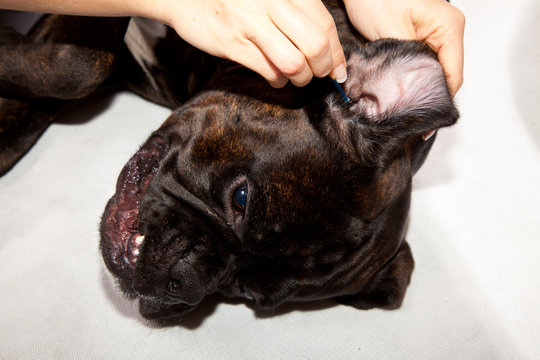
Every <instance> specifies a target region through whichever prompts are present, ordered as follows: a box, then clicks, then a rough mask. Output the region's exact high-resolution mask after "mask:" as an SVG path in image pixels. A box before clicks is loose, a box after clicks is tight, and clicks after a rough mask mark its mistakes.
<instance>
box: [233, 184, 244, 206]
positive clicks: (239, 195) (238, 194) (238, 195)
mask: <svg viewBox="0 0 540 360" xmlns="http://www.w3.org/2000/svg"><path fill="white" fill-rule="evenodd" d="M247 194H248V192H247V185H246V184H244V185H242V186H240V187H239V188H238V189H236V191H235V192H234V194H233V198H232V202H233V205H234V208H235V209H236V210H237V211H239V212H244V211H245V210H246V204H247Z"/></svg>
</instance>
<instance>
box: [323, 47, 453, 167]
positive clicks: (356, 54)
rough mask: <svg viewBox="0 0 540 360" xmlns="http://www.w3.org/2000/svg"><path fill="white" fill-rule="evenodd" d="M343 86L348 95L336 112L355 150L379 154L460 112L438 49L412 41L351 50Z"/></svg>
mask: <svg viewBox="0 0 540 360" xmlns="http://www.w3.org/2000/svg"><path fill="white" fill-rule="evenodd" d="M344 90H345V93H346V94H347V95H348V97H349V98H350V101H349V102H348V103H347V104H345V106H343V107H342V109H343V110H342V111H337V114H335V113H334V116H337V117H339V120H338V121H339V122H342V123H343V122H345V123H346V124H348V125H349V126H348V129H349V131H351V132H352V133H353V134H350V136H351V137H353V139H352V142H353V144H354V147H355V148H356V149H355V151H356V152H357V154H360V155H361V156H367V157H369V156H370V155H372V156H373V157H375V156H376V157H377V158H378V160H380V159H381V155H382V156H383V157H385V156H386V155H385V153H386V152H389V151H393V150H395V149H396V147H398V146H400V145H402V144H403V142H404V141H407V140H409V139H410V138H411V137H416V138H417V139H422V138H424V139H425V138H426V137H427V135H430V134H432V133H433V131H435V130H437V129H438V128H441V127H445V126H450V125H452V124H454V123H455V122H456V121H457V119H458V117H459V114H458V111H457V109H456V107H455V106H454V102H453V99H452V97H451V95H450V93H449V92H448V87H447V85H446V81H445V76H444V72H443V69H442V67H441V65H440V64H439V62H438V61H437V57H436V54H435V53H434V52H433V51H432V50H431V49H430V48H429V47H428V46H427V45H425V44H422V43H419V42H415V41H398V40H379V41H375V42H372V43H369V44H367V45H366V46H365V47H362V48H357V49H354V50H351V51H349V55H348V80H347V81H346V83H345V84H344ZM372 160H375V159H372Z"/></svg>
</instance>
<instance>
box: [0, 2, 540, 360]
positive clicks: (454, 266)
mask: <svg viewBox="0 0 540 360" xmlns="http://www.w3.org/2000/svg"><path fill="white" fill-rule="evenodd" d="M454 3H455V4H456V5H458V6H459V7H460V8H461V9H462V10H463V11H464V12H465V14H466V16H467V31H466V57H467V58H466V69H465V70H466V71H465V84H464V86H463V88H462V90H461V92H460V93H459V95H458V97H457V102H458V104H459V107H460V109H461V113H462V118H461V120H460V123H459V125H457V126H455V127H454V128H452V129H449V130H444V131H441V132H440V133H439V138H438V141H437V143H436V144H435V146H434V148H433V151H432V153H431V155H430V157H429V158H428V161H427V163H426V164H425V166H424V167H423V168H422V169H421V171H420V173H419V174H418V176H417V178H416V179H415V190H414V193H413V206H412V214H411V226H410V231H409V235H408V240H409V243H410V244H411V247H412V249H413V253H414V256H415V259H416V270H415V272H414V274H413V279H412V283H411V286H410V287H409V290H408V293H407V296H406V298H405V302H404V304H403V307H402V308H401V309H400V310H397V311H381V310H372V311H359V310H355V309H353V308H349V307H345V306H339V305H334V304H333V303H332V302H321V303H315V304H306V305H301V306H298V305H296V306H285V307H284V308H282V309H280V310H279V311H278V312H277V313H276V314H275V316H273V317H264V318H260V317H257V316H256V315H255V313H254V312H253V311H252V309H250V308H249V307H247V306H245V305H244V304H243V303H242V302H231V301H225V302H223V301H222V299H219V298H214V299H209V300H208V301H206V302H205V303H204V304H203V305H202V306H201V308H200V309H199V310H198V311H197V312H196V313H194V314H193V315H192V316H191V317H190V318H189V319H188V320H187V321H185V322H184V323H183V324H181V325H177V326H168V327H158V326H155V325H154V324H150V323H148V322H145V321H144V320H142V319H141V318H140V317H139V315H138V313H137V308H136V304H135V303H133V302H131V301H129V300H127V299H124V298H123V297H122V296H121V295H120V294H119V293H118V292H117V291H116V289H115V288H114V286H113V285H112V283H111V280H110V278H109V276H108V275H107V273H106V272H105V270H104V266H103V264H102V261H101V258H100V255H99V251H98V222H99V217H100V215H101V212H102V210H103V207H104V205H105V202H106V201H107V199H108V198H109V196H110V195H111V194H112V192H113V189H114V184H115V180H116V176H117V175H118V172H119V170H120V169H121V167H122V166H123V164H124V162H125V161H126V160H127V159H128V158H129V157H130V156H131V154H132V153H133V152H134V151H135V150H136V149H137V147H138V145H139V144H140V143H142V141H143V140H144V139H145V138H146V136H147V135H148V134H149V133H150V131H151V130H153V129H155V128H156V127H158V126H159V124H160V123H161V122H162V121H163V120H164V119H165V118H166V117H167V116H168V114H169V111H168V110H167V109H164V108H161V107H158V106H156V105H153V104H150V103H148V102H145V101H144V100H141V99H139V98H137V97H135V96H134V95H132V94H126V93H122V94H119V95H116V96H114V97H112V98H110V97H102V98H99V99H96V100H95V101H93V102H92V103H91V104H88V105H86V106H84V107H82V108H81V109H78V110H77V111H73V112H71V113H69V114H67V115H66V116H65V117H64V118H63V119H62V121H61V122H60V123H58V124H55V125H53V126H52V127H51V128H50V129H49V130H48V131H47V132H46V133H45V134H44V136H43V137H42V138H41V139H40V140H39V142H38V143H37V145H36V146H35V147H34V148H33V149H32V150H31V152H30V153H29V154H28V155H27V156H26V157H25V158H24V159H23V160H22V161H21V162H20V163H19V164H18V165H17V166H16V167H15V168H14V169H13V170H12V171H11V172H10V173H8V174H7V175H6V176H4V177H2V178H0V204H1V206H0V230H1V233H0V294H1V295H0V359H119V358H126V359H133V360H134V359H143V358H145V359H154V358H165V359H168V358H179V359H213V358H215V359H402V360H403V359H471V360H479V359H486V360H494V359H531V360H532V359H540V346H538V339H540V311H539V307H538V304H539V297H540V281H539V279H538V277H539V275H540V266H539V261H538V256H539V255H540V235H539V234H540V190H539V188H540V186H539V184H540V123H539V120H538V115H537V114H538V112H540V91H539V85H538V84H539V83H540V41H539V40H538V39H539V38H540V3H539V2H537V1H534V0H515V1H512V2H503V1H492V0H491V1H487V0H477V1H468V2H467V1H455V2H454Z"/></svg>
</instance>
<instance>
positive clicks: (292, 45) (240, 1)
mask: <svg viewBox="0 0 540 360" xmlns="http://www.w3.org/2000/svg"><path fill="white" fill-rule="evenodd" d="M143 3H145V2H144V1H143ZM147 3H150V2H147ZM151 3H152V7H151V8H149V11H150V12H151V15H150V17H153V18H154V19H157V20H160V21H162V22H165V23H166V24H169V25H170V26H172V27H173V28H174V29H175V30H176V32H177V33H178V34H179V35H180V36H181V37H182V38H183V39H184V40H186V41H187V42H189V43H190V44H192V45H193V46H195V47H197V48H199V49H201V50H203V51H205V52H207V53H210V54H212V55H215V56H219V57H222V58H227V59H230V60H233V61H236V62H238V63H240V64H242V65H244V66H246V67H248V68H250V69H252V70H254V71H256V72H257V73H259V74H260V75H262V76H263V77H264V78H266V80H267V81H268V82H269V83H270V84H271V85H272V86H274V87H282V86H284V85H285V84H286V83H287V81H288V80H290V81H291V82H292V83H293V84H294V85H297V86H304V85H306V84H307V83H308V82H309V81H310V80H311V79H312V77H313V76H316V77H324V76H327V75H330V76H331V77H333V78H335V79H336V80H338V81H340V82H343V81H345V79H346V78H347V71H346V60H345V55H344V54H343V49H342V48H341V44H340V42H339V39H338V34H337V31H336V27H335V24H334V20H333V19H332V16H331V15H330V14H329V13H328V11H327V10H326V8H325V6H324V5H323V3H322V2H321V1H320V0H226V1H223V0H196V1H193V0H163V1H160V2H151ZM142 6H149V5H142ZM147 15H148V13H147Z"/></svg>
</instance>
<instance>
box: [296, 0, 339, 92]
mask: <svg viewBox="0 0 540 360" xmlns="http://www.w3.org/2000/svg"><path fill="white" fill-rule="evenodd" d="M292 2H293V4H294V6H295V7H296V8H297V9H301V10H302V11H303V12H304V13H305V14H306V16H307V17H309V18H310V19H311V20H312V21H313V22H314V23H315V24H316V25H318V28H319V29H320V30H322V33H320V34H319V35H318V36H319V38H318V39H315V40H314V41H313V43H312V44H314V45H313V46H315V48H317V46H319V47H320V46H321V45H322V44H323V43H324V44H328V45H329V46H330V50H329V51H330V57H331V62H330V63H329V64H327V65H326V66H330V68H331V71H330V73H329V75H330V77H331V78H333V79H336V80H338V82H344V81H345V80H346V79H347V62H346V60H345V54H344V53H343V48H342V47H341V43H340V41H339V36H338V32H337V28H336V24H335V22H334V19H333V18H332V15H330V13H329V12H328V10H327V9H326V7H325V6H324V4H323V3H322V2H321V1H319V0H293V1H292ZM321 36H322V38H323V39H324V37H326V39H327V40H326V41H322V40H321ZM315 53H317V51H315ZM321 57H322V56H319V58H321ZM325 59H326V57H325ZM317 61H320V60H319V59H311V58H310V57H308V62H309V63H310V65H311V68H312V69H314V67H315V66H318V67H319V69H321V70H320V71H317V70H313V73H314V74H315V76H317V77H323V76H326V75H328V74H327V73H326V70H327V68H325V67H324V66H319V65H318V64H315V62H317Z"/></svg>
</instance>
